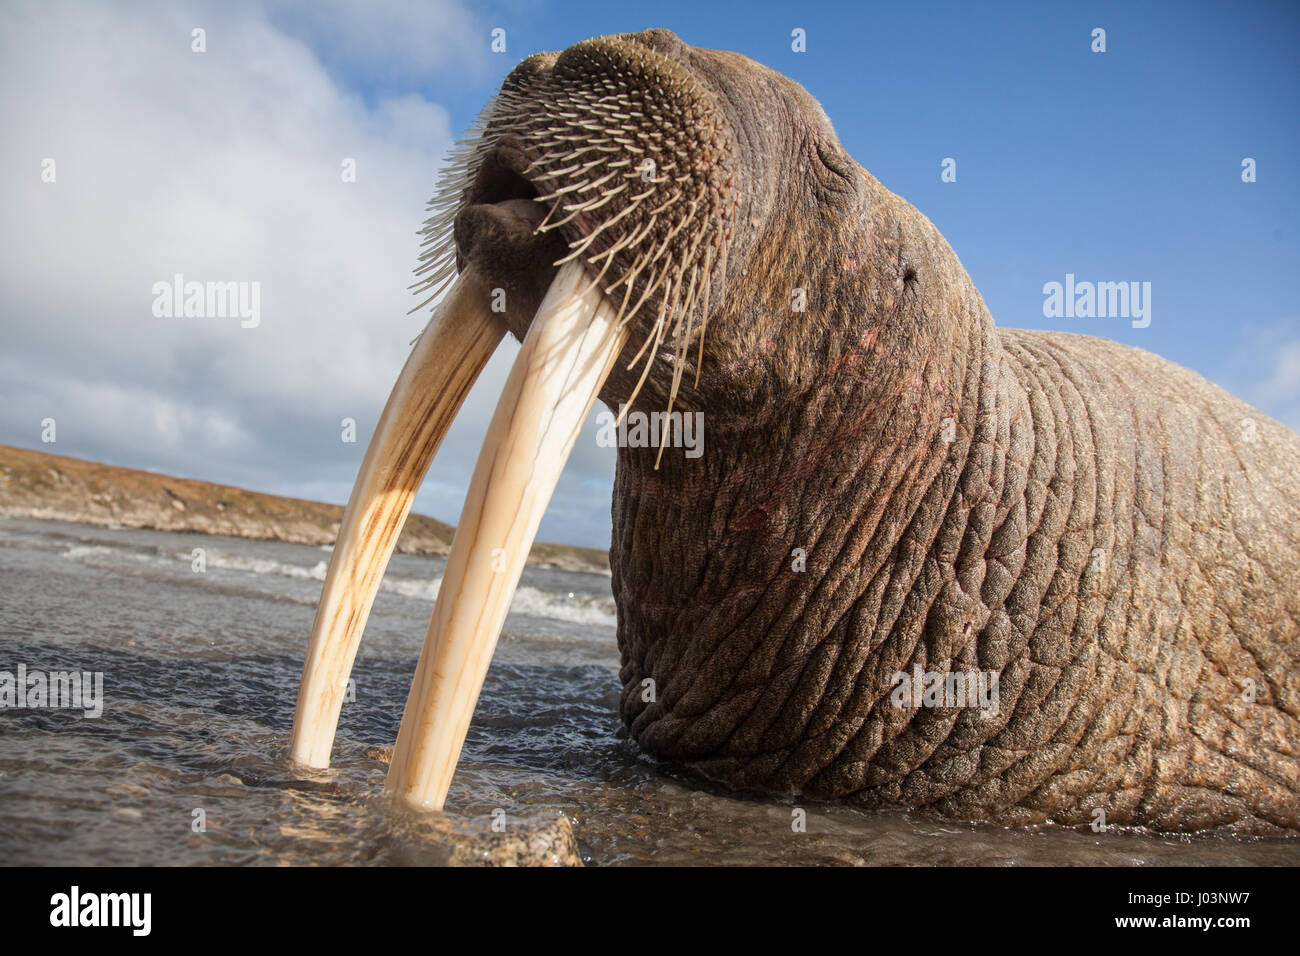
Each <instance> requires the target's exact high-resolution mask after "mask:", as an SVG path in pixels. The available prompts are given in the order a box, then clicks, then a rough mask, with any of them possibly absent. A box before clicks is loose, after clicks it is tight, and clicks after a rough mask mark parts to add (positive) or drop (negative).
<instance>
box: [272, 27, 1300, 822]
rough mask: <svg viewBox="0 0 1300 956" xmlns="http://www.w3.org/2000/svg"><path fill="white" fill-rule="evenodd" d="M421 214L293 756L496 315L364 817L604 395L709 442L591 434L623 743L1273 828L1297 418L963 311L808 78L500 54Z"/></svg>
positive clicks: (432, 771)
mask: <svg viewBox="0 0 1300 956" xmlns="http://www.w3.org/2000/svg"><path fill="white" fill-rule="evenodd" d="M431 209H432V214H431V216H430V218H429V220H428V222H427V223H426V227H425V234H426V246H425V249H424V252H423V253H422V256H421V262H420V266H419V268H418V275H419V280H418V281H417V288H418V290H419V291H420V292H421V293H423V294H424V295H425V296H426V297H430V298H431V297H434V296H436V295H437V294H438V293H439V292H440V291H441V290H442V289H443V288H444V287H446V286H447V285H448V284H450V288H449V290H448V291H447V293H446V295H445V296H444V297H443V299H442V300H441V302H440V304H439V305H438V306H436V307H435V310H434V314H433V317H432V318H431V319H430V321H429V324H428V326H427V327H426V329H425V331H424V332H423V333H422V334H421V336H420V338H419V340H418V341H417V343H416V344H415V346H414V348H413V350H412V353H411V356H410V358H409V360H408V362H407V364H406V367H405V368H404V370H403V371H402V374H401V376H400V377H399V379H398V381H397V384H396V385H395V386H394V389H393V394H392V396H391V398H390V399H389V403H388V405H387V407H386V408H385V411H384V414H383V416H382V418H381V420H380V423H379V425H378V427H377V430H376V433H375V436H374V438H373V440H372V443H371V446H370V448H369V450H368V452H367V455H366V459H365V461H364V463H363V465H362V468H361V472H360V475H359V476H358V479H357V483H356V486H355V488H354V490H353V494H352V497H351V500H350V502H349V505H348V510H347V513H346V517H345V520H344V523H343V526H342V528H341V530H340V534H339V540H338V545H337V547H336V549H335V551H334V554H333V558H332V561H331V565H330V569H329V572H328V576H327V579H326V582H325V585H324V589H323V592H322V596H321V602H320V606H319V609H318V613H317V617H316V622H315V626H314V629H313V632H312V636H311V640H310V643H309V648H308V654H307V659H306V662H305V665H304V670H303V680H302V685H301V689H300V694H299V699H298V707H297V711H296V713H295V719H294V728H293V737H292V744H291V751H292V757H293V759H294V760H295V761H297V762H298V763H300V764H303V765H306V766H310V767H324V766H327V765H328V762H329V755H330V749H331V746H332V742H333V737H334V732H335V727H336V723H337V720H338V713H339V707H340V705H341V702H342V699H343V694H344V690H345V688H346V685H347V680H348V674H349V672H350V669H351V665H352V661H353V658H354V656H355V654H356V649H357V645H358V641H359V640H360V636H361V631H362V629H363V627H364V624H365V620H366V615H367V614H368V612H369V609H370V604H371V601H372V600H373V598H374V594H375V590H376V588H377V585H378V582H379V579H380V577H381V576H382V574H383V570H384V567H385V566H386V563H387V560H388V557H389V555H390V554H391V551H392V547H393V544H394V541H395V539H396V536H397V533H398V531H399V530H400V528H401V525H402V522H403V521H404V520H405V517H406V514H407V512H408V510H409V508H410V504H411V500H412V498H413V496H414V494H415V491H416V489H417V488H418V487H419V484H420V481H421V480H422V478H423V476H424V474H425V471H426V469H427V468H428V465H429V461H430V459H431V457H432V455H433V454H434V452H435V450H436V448H437V445H438V442H439V441H440V440H441V437H442V435H443V433H444V432H445V430H446V427H447V425H448V423H449V422H450V421H451V419H452V417H453V416H454V415H455V413H456V410H457V409H458V408H459V406H460V403H461V402H462V400H463V398H464V396H465V393H466V392H467V391H468V389H469V387H470V385H471V384H472V383H473V381H474V379H475V376H476V375H477V374H478V371H479V370H480V369H481V368H482V367H483V364H484V363H485V362H486V361H487V358H488V357H489V356H490V354H491V353H492V351H493V349H494V348H495V347H496V345H497V343H498V342H499V341H500V340H501V338H502V337H503V336H504V335H505V334H506V333H507V332H509V333H512V334H513V335H515V336H516V337H518V338H519V339H521V341H522V343H523V345H522V348H521V350H520V353H519V356H518V359H517V360H516V362H515V365H514V368H513V370H512V371H511V373H510V378H509V380H508V382H507V384H506V386H505V390H504V393H503V395H502V397H501V401H500V404H499V406H498V408H497V412H496V415H495V416H494V418H493V421H492V424H491V426H490V427H489V430H488V435H487V437H486V439H485V441H484V447H483V451H482V454H481V456H480V458H479V461H478V464H477V466H476V469H475V472H474V476H473V480H472V483H471V486H470V490H469V492H468V496H467V499H466V503H465V508H464V512H463V513H462V515H461V520H460V522H459V524H458V526H457V530H456V535H455V540H454V542H453V546H452V550H451V553H450V556H449V558H448V561H447V566H446V569H445V572H444V577H443V583H442V586H441V590H440V593H439V595H438V599H437V603H436V606H435V609H434V612H433V617H432V620H431V622H430V625H429V632H428V635H427V637H426V640H425V644H424V649H423V652H422V653H421V656H420V661H419V664H418V667H417V671H416V675H415V678H414V681H413V684H412V689H411V694H410V696H409V698H408V700H407V704H406V709H405V713H404V715H403V719H402V723H401V728H400V731H399V734H398V739H397V746H396V748H395V752H394V756H393V761H392V765H391V768H390V774H389V779H388V787H389V790H390V792H391V793H393V794H394V795H395V796H396V797H397V798H399V799H400V800H402V801H404V802H406V803H408V804H411V805H414V806H417V807H425V808H431V809H440V808H441V807H442V804H443V800H444V798H445V795H446V792H447V788H448V786H449V783H450V780H451V777H452V773H453V771H454V769H455V765H456V761H457V758H458V756H459V752H460V748H461V744H462V742H463V740H464V736H465V732H466V729H467V727H468V724H469V720H470V717H471V714H472V712H473V708H474V704H475V701H476V699H477V695H478V692H479V689H480V687H481V684H482V681H483V677H484V674H485V672H486V669H487V666H488V663H489V662H490V660H491V656H492V651H493V648H494V646H495V642H496V639H497V635H498V633H499V630H500V627H501V624H502V621H503V620H504V617H505V614H506V610H507V608H508V605H509V602H510V598H511V595H512V594H513V591H514V589H515V586H516V584H517V582H518V579H519V575H520V572H521V570H522V567H523V562H524V557H525V556H526V554H527V551H528V548H529V545H530V544H531V541H532V539H533V536H534V535H535V534H536V531H537V526H538V523H539V521H540V520H541V515H542V512H543V511H544V510H545V507H546V503H547V501H548V500H549V498H550V495H551V492H552V491H553V489H554V486H555V483H556V481H557V480H558V477H559V473H560V470H561V468H562V467H563V463H564V460H565V458H566V456H567V454H568V452H569V450H570V449H571V448H572V446H573V443H574V442H575V440H576V437H577V434H578V430H579V427H580V425H581V423H582V422H583V420H584V418H585V416H586V415H587V414H588V412H589V410H590V409H591V408H592V405H593V403H594V401H595V400H596V398H599V399H600V400H601V401H602V402H603V403H604V404H605V405H606V406H607V407H608V408H609V409H610V410H611V411H612V412H614V411H617V412H619V413H620V414H622V415H624V416H626V415H627V414H628V411H629V409H634V410H649V411H652V412H656V413H658V414H659V416H660V417H659V418H657V419H655V421H657V422H658V423H659V425H660V426H661V431H662V435H663V437H664V438H665V439H668V438H670V437H671V425H672V422H673V418H672V415H673V414H674V413H684V414H695V413H702V415H703V421H704V423H705V430H706V432H707V443H706V445H705V452H704V454H703V455H702V456H700V457H697V458H688V457H687V456H685V455H683V454H681V453H680V451H677V452H674V450H673V449H668V450H665V449H664V448H663V447H654V446H653V445H651V446H650V447H621V448H619V449H618V452H617V469H616V474H615V480H614V494H613V507H612V518H613V534H612V542H611V546H610V552H609V553H610V562H611V566H612V588H613V594H614V598H615V601H616V603H617V608H618V627H617V630H618V644H619V649H620V654H621V662H622V666H621V671H620V675H619V676H620V680H621V682H622V685H623V690H622V695H621V702H620V707H619V710H620V714H621V717H622V721H623V723H624V724H625V725H626V727H627V729H628V731H629V732H630V734H631V736H632V737H633V738H634V739H635V740H636V741H637V742H638V743H639V745H640V746H641V747H642V748H644V749H645V750H646V751H648V752H650V753H652V754H656V755H659V756H660V757H663V758H669V759H671V760H675V761H682V762H684V763H686V764H689V765H690V766H693V767H695V768H697V769H698V771H699V772H701V773H702V774H704V775H705V776H706V777H708V778H711V779H713V780H716V781H719V782H721V783H722V784H725V785H727V786H729V787H732V788H736V789H738V790H745V791H760V792H767V793H774V794H799V795H804V796H806V797H810V798H814V799H822V800H833V801H845V802H850V803H854V804H857V805H859V806H862V807H866V808H878V807H902V808H911V809H916V810H928V811H933V812H936V813H938V814H942V815H945V816H948V817H954V818H959V819H963V820H972V821H992V822H995V823H998V824H1004V825H1026V824H1034V823H1041V822H1050V823H1056V824H1062V825H1081V824H1089V823H1091V824H1095V823H1096V822H1097V821H1099V820H1100V821H1102V822H1104V823H1106V824H1116V825H1133V826H1143V827H1149V828H1154V829H1158V830H1162V831H1192V830H1200V829H1204V828H1211V827H1216V828H1229V829H1233V830H1237V831H1241V832H1253V833H1287V832H1293V831H1295V830H1297V829H1300V760H1298V759H1297V746H1300V668H1297V653H1298V652H1300V641H1297V631H1298V629H1300V588H1297V583H1300V502H1298V500H1297V494H1296V490H1297V489H1296V476H1297V475H1300V436H1297V435H1296V434H1295V433H1294V432H1292V431H1290V430H1288V429H1287V428H1285V427H1283V426H1282V425H1281V424H1279V423H1278V422H1276V421H1274V420H1272V419H1270V418H1269V417H1268V416H1266V415H1264V414H1262V413H1261V412H1259V411H1257V410H1255V409H1254V408H1251V407H1250V406H1248V405H1246V404H1244V403H1243V402H1241V401H1239V400H1237V399H1236V398H1234V397H1233V396H1231V395H1229V394H1227V393H1226V392H1224V391H1223V390H1221V389H1219V388H1217V387H1216V386H1214V385H1212V384H1211V383H1209V382H1207V381H1206V380H1204V379H1202V378H1201V377H1200V376H1198V375H1196V374H1194V373H1192V372H1190V371H1188V370H1186V369H1183V368H1180V367H1178V366H1176V365H1174V364H1172V363H1170V362H1168V361H1165V360H1163V359H1161V358H1159V357H1157V356H1155V355H1152V354H1150V353H1148V352H1144V351H1141V350H1139V349H1135V348H1130V347H1126V346H1122V345H1118V344H1116V343H1113V342H1110V341H1107V340H1105V339H1101V338H1092V337H1087V336H1082V335H1073V334H1064V333H1059V332H1039V331H1020V330H1014V329H1005V328H998V327H995V325H994V322H993V319H992V317H991V316H990V314H989V312H988V309H987V308H986V307H985V304H984V302H983V300H982V299H981V297H980V294H979V292H978V291H977V290H976V288H975V286H974V285H973V283H972V282H971V279H970V277H969V276H968V275H967V274H966V271H965V270H964V269H963V268H962V265H961V263H960V261H959V260H958V258H957V255H956V254H955V253H954V252H953V250H952V249H951V248H950V247H949V245H948V243H947V242H946V241H945V240H944V238H943V236H941V235H940V234H939V232H938V230H937V229H936V228H935V227H934V226H933V225H932V224H931V223H930V222H929V221H928V220H927V219H926V218H925V217H924V216H923V215H921V214H920V213H919V212H918V211H917V210H916V209H915V208H913V207H912V206H911V205H909V204H908V203H907V202H906V201H904V200H903V199H901V198H899V197H898V196H896V195H894V194H893V193H891V192H889V191H888V190H887V189H886V188H885V187H884V186H882V185H881V184H880V183H879V182H877V181H876V179H875V178H874V177H872V175H871V174H870V173H868V172H867V171H866V170H865V169H864V168H863V167H862V166H860V165H858V164H857V163H856V162H855V161H854V160H853V159H851V158H850V157H849V156H848V155H847V154H846V153H845V151H844V149H843V147H842V146H841V145H840V143H839V140H838V139H837V137H836V135H835V132H834V130H833V128H832V126H831V123H830V121H829V120H828V119H827V117H826V116H825V114H824V113H823V111H822V109H821V108H820V106H819V105H818V104H817V102H816V101H815V100H814V99H813V98H812V97H811V96H810V95H809V94H808V93H807V92H806V91H805V90H803V89H802V88H801V87H800V86H799V85H797V84H796V83H794V82H792V81H791V80H789V79H787V78H785V77H784V76H781V75H780V74H778V73H776V72H774V71H772V70H770V69H767V68H766V67H763V66H761V65H760V64H758V63H755V62H754V61H752V60H750V59H748V58H746V57H744V56H741V55H739V54H736V53H730V52H722V51H715V50H703V49H695V48H692V47H690V46H688V45H686V44H685V43H683V42H682V41H681V40H679V39H678V38H677V37H676V36H675V35H674V34H672V33H671V32H668V31H666V30H650V31H647V32H644V33H638V34H624V35H615V36H607V37H600V38H596V39H591V40H585V41H583V42H580V43H577V44H575V45H574V46H571V47H569V48H568V49H566V50H564V51H563V52H560V53H540V54H537V55H534V56H531V57H529V58H528V59H526V60H524V61H523V62H522V63H521V64H520V65H519V66H518V67H517V68H516V69H515V70H514V71H513V72H512V73H511V74H510V75H509V77H508V78H507V79H506V80H505V82H504V84H503V85H502V88H501V91H500V93H499V95H498V96H497V98H496V99H495V100H494V101H493V102H492V103H491V104H490V105H489V107H488V108H487V110H486V111H485V113H484V116H483V117H482V119H481V121H480V124H479V126H478V127H477V128H476V130H475V131H474V132H473V133H472V134H471V136H470V138H469V139H468V140H467V141H466V143H465V145H464V146H463V147H462V148H461V149H460V151H459V152H458V153H457V155H456V156H455V157H454V158H453V160H452V161H451V162H450V163H449V165H448V167H447V172H446V173H445V176H444V181H443V186H442V187H441V189H440V192H439V194H438V195H437V196H436V197H435V199H434V201H433V202H432V203H431ZM629 444H631V443H629ZM660 444H661V445H662V444H663V443H660ZM909 685H911V686H909ZM954 690H956V691H957V696H956V697H953V691H954ZM963 698H964V699H963Z"/></svg>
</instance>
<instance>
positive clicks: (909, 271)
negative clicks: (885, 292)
mask: <svg viewBox="0 0 1300 956" xmlns="http://www.w3.org/2000/svg"><path fill="white" fill-rule="evenodd" d="M915 286H916V269H914V268H913V267H912V266H908V267H907V268H906V269H904V270H903V287H904V288H906V289H911V288H914V287H915Z"/></svg>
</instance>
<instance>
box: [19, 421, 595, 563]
mask: <svg viewBox="0 0 1300 956" xmlns="http://www.w3.org/2000/svg"><path fill="white" fill-rule="evenodd" d="M0 514H8V515H14V516H15V517H25V518H51V519H56V520H60V521H81V522H85V523H86V524H96V525H122V526H124V527H128V528H153V529H155V530H158V531H198V532H202V533H204V534H225V535H231V536H233V537H237V538H260V539H263V540H267V539H270V540H276V541H291V542H295V543H297V544H314V545H321V544H332V543H333V542H334V538H335V536H336V535H337V534H338V529H339V522H340V521H342V520H343V508H342V507H340V506H339V505H328V504H324V503H323V502H319V501H303V500H302V499H299V498H283V497H281V496H279V495H267V494H262V493H260V492H256V491H245V490H244V489H243V488H234V487H232V486H230V485H218V484H213V483H212V482H210V481H196V480H194V479H191V478H173V477H171V476H170V475H159V474H155V473H153V472H151V471H137V470H136V469H134V468H119V467H117V466H115V465H101V464H99V463H98V462H93V461H85V460H83V459H80V458H65V457H64V456H62V455H51V454H47V453H46V452H41V451H32V450H31V449H27V448H14V447H11V446H9V445H0ZM454 531H455V528H453V527H452V526H451V525H449V524H444V523H443V522H441V521H438V520H436V519H435V518H429V517H426V516H425V515H417V514H412V515H411V516H410V518H409V519H408V520H407V522H406V527H405V528H404V529H403V531H402V536H401V538H399V539H398V542H397V550H398V551H402V552H406V553H412V554H438V555H445V554H446V553H447V551H448V549H449V548H450V547H451V538H452V533H453V532H454ZM528 562H529V563H530V564H549V565H554V566H555V567H560V568H565V569H567V570H574V571H603V570H608V568H609V555H608V554H607V553H606V552H604V551H600V550H597V549H596V548H580V547H576V546H572V545H564V544H547V543H545V542H541V541H539V542H537V543H536V544H534V545H533V549H532V553H531V554H530V555H529V557H528Z"/></svg>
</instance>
